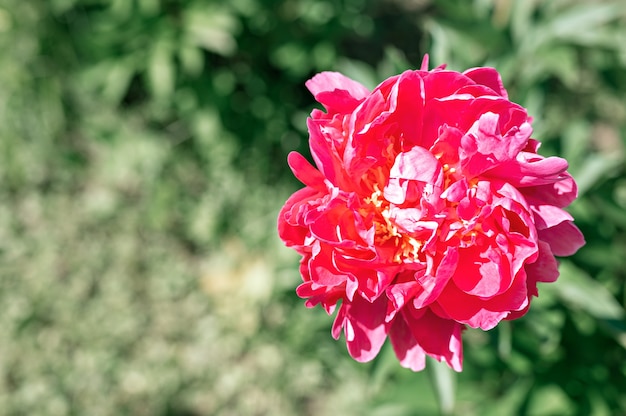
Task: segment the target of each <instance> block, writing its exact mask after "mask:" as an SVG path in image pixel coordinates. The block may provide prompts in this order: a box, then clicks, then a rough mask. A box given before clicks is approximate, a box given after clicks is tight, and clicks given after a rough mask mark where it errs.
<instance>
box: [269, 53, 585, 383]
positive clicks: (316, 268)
mask: <svg viewBox="0 0 626 416" xmlns="http://www.w3.org/2000/svg"><path fill="white" fill-rule="evenodd" d="M427 67H428V60H427V57H426V58H425V59H424V63H423V64H422V68H421V69H420V70H419V71H406V72H404V73H402V74H400V75H397V76H394V77H391V78H389V79H387V80H385V81H384V82H383V83H382V84H380V85H379V86H378V87H376V88H375V89H374V90H373V91H371V92H370V91H368V90H367V89H366V88H365V87H363V86H362V85H360V84H359V83H357V82H355V81H353V80H351V79H349V78H347V77H345V76H343V75H341V74H339V73H336V72H323V73H321V74H318V75H316V76H315V77H313V78H312V79H311V80H309V81H308V82H307V83H306V86H307V87H308V89H309V90H310V91H311V92H312V93H313V95H314V96H315V98H316V99H317V101H319V102H320V103H321V104H322V105H323V106H324V107H325V109H326V112H323V111H321V110H317V109H316V110H313V112H312V113H311V117H310V118H309V119H308V120H307V121H308V128H309V133H310V148H311V153H312V156H313V159H314V161H315V165H316V166H317V168H315V167H313V166H312V165H311V164H310V163H309V162H308V161H307V160H306V159H305V158H304V157H303V156H302V155H300V154H298V153H295V152H292V153H291V154H290V155H289V158H288V162H289V166H290V167H291V169H292V170H293V172H294V174H295V176H296V177H297V178H298V179H299V180H300V181H302V182H303V183H304V184H305V185H306V187H305V188H303V189H301V190H299V191H297V192H296V193H294V194H293V195H292V196H291V197H290V198H289V199H288V200H287V202H286V203H285V205H284V207H283V208H282V210H281V211H280V215H279V218H278V232H279V235H280V237H281V239H282V240H283V241H284V242H285V244H286V245H287V246H289V247H292V248H294V249H295V250H296V251H297V252H298V253H299V254H301V255H302V260H301V265H300V272H301V274H302V279H303V283H302V284H301V285H300V286H299V287H298V288H297V293H298V295H299V296H300V297H302V298H305V299H306V306H308V307H313V306H315V305H318V304H320V305H322V307H324V309H325V310H326V311H327V313H328V314H332V313H333V312H334V311H335V309H336V307H337V306H338V305H340V306H339V310H338V312H337V316H336V318H335V322H334V324H333V327H332V335H333V337H334V338H335V339H338V338H339V336H340V333H341V330H342V329H343V332H344V334H345V338H346V343H347V346H348V351H349V353H350V355H351V356H352V357H353V358H354V359H356V360H357V361H361V362H364V361H369V360H371V359H373V358H374V357H375V356H376V355H377V354H378V352H379V350H380V348H381V346H382V344H383V343H384V341H385V339H386V338H387V336H388V337H389V339H390V340H391V343H392V345H393V348H394V350H395V353H396V355H397V357H398V359H399V361H400V363H401V365H402V366H404V367H407V368H411V369H412V370H414V371H419V370H421V369H423V368H424V365H425V356H426V355H429V356H431V357H433V358H435V359H437V360H439V361H444V362H446V363H447V364H448V365H449V366H450V367H451V368H453V369H454V370H456V371H460V370H461V368H462V360H463V350H462V342H461V333H462V330H463V329H464V328H465V326H466V325H467V326H470V327H473V328H481V329H483V330H489V329H491V328H493V327H495V326H496V325H497V324H498V322H500V321H501V320H503V319H515V318H519V317H520V316H522V315H524V314H525V313H526V311H527V310H528V308H529V306H530V301H531V298H532V297H533V296H537V282H553V281H555V280H556V278H557V277H558V275H559V272H558V269H557V265H558V263H557V261H556V259H555V257H554V256H568V255H571V254H573V253H574V252H576V250H578V249H579V248H580V247H581V246H582V245H583V244H584V239H583V236H582V234H581V233H580V231H579V230H578V229H577V228H576V227H575V226H574V225H573V224H572V220H573V218H572V217H571V216H570V214H568V213H567V212H565V211H564V210H563V209H562V208H563V207H565V206H567V205H568V204H570V203H571V202H572V201H573V200H574V198H575V197H576V192H577V191H576V184H575V182H574V180H573V179H572V177H571V176H570V175H569V174H568V173H567V172H566V169H567V162H566V161H565V160H563V159H561V158H558V157H548V158H545V157H543V156H540V155H539V154H537V148H538V147H539V142H537V141H536V140H534V139H532V138H531V137H530V136H531V133H532V127H531V125H530V123H531V118H530V117H529V116H528V114H527V112H526V110H525V109H524V108H523V107H521V106H519V105H517V104H515V103H512V102H511V101H509V100H508V96H507V92H506V90H505V89H504V87H503V85H502V80H501V79H500V75H499V74H498V72H497V71H496V70H495V69H493V68H474V69H470V70H468V71H465V72H463V73H459V72H455V71H448V70H445V66H440V67H438V68H436V69H434V70H432V71H427Z"/></svg>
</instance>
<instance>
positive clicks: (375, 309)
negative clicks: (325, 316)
mask: <svg viewBox="0 0 626 416" xmlns="http://www.w3.org/2000/svg"><path fill="white" fill-rule="evenodd" d="M386 309H387V301H386V298H385V297H384V296H383V297H380V298H378V299H377V300H376V301H374V302H372V303H370V302H368V301H366V300H365V299H363V298H361V297H360V296H355V297H354V299H353V300H352V302H347V301H346V302H345V303H343V304H342V305H341V310H343V313H342V312H341V311H340V312H339V314H338V315H337V318H338V319H339V316H340V315H342V314H345V315H344V318H343V323H342V325H343V328H344V334H345V336H346V343H347V345H348V352H349V353H350V355H351V356H352V358H354V359H355V360H357V361H359V362H366V361H371V360H372V359H374V357H376V355H377V354H378V352H379V351H380V348H381V347H382V345H383V343H384V342H385V339H386V338H387V329H388V328H387V327H388V324H387V323H386V322H385V313H386Z"/></svg>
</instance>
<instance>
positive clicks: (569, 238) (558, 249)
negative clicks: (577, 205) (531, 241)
mask: <svg viewBox="0 0 626 416" xmlns="http://www.w3.org/2000/svg"><path fill="white" fill-rule="evenodd" d="M539 238H540V239H542V240H543V241H545V242H547V243H548V244H550V248H551V249H552V252H553V253H554V255H555V256H571V255H572V254H574V253H576V252H577V251H578V249H579V248H581V247H582V246H584V245H585V237H584V236H583V234H582V233H581V232H580V230H579V229H578V228H576V226H575V225H574V224H572V223H571V222H569V221H564V222H562V223H560V224H559V225H556V226H554V227H551V228H548V229H545V230H539Z"/></svg>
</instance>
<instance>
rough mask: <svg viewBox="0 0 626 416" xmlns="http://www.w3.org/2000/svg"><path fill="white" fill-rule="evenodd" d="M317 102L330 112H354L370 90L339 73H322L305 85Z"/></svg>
mask: <svg viewBox="0 0 626 416" xmlns="http://www.w3.org/2000/svg"><path fill="white" fill-rule="evenodd" d="M305 85H306V87H307V88H308V89H309V91H311V93H312V94H313V96H314V97H315V99H316V100H317V101H319V102H320V103H322V104H323V105H324V107H326V109H327V110H328V111H329V112H333V113H335V112H337V113H347V112H350V111H352V110H353V109H354V108H355V107H356V106H357V105H358V104H359V102H360V101H361V100H363V99H364V98H365V97H367V95H368V94H369V90H368V89H367V88H365V87H364V86H363V85H361V84H359V83H358V82H356V81H354V80H352V79H350V78H348V77H346V76H345V75H342V74H340V73H338V72H322V73H319V74H317V75H315V76H314V77H313V78H311V79H310V80H308V81H307V82H306V83H305Z"/></svg>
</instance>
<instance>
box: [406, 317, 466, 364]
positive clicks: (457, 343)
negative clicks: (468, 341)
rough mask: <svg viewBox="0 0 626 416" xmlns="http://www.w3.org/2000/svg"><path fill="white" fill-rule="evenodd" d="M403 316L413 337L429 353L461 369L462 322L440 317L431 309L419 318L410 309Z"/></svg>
mask: <svg viewBox="0 0 626 416" xmlns="http://www.w3.org/2000/svg"><path fill="white" fill-rule="evenodd" d="M403 316H404V318H405V320H406V322H407V325H408V326H409V328H410V329H411V333H412V334H413V337H414V338H415V340H416V341H417V343H418V344H419V345H420V346H421V347H422V349H423V350H424V351H425V352H426V353H427V354H428V355H430V356H432V357H433V358H436V359H437V360H439V361H442V360H443V361H445V362H446V363H447V364H448V365H449V366H450V367H451V368H452V369H454V370H456V371H461V369H462V365H461V362H462V360H463V346H462V343H461V324H459V323H458V322H455V321H453V320H450V319H443V318H440V317H439V316H437V315H435V314H434V313H433V312H431V311H430V310H429V309H428V310H426V312H425V313H424V314H422V315H421V316H420V317H419V318H413V316H412V315H411V310H410V309H409V310H408V311H405V312H404V313H403Z"/></svg>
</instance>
